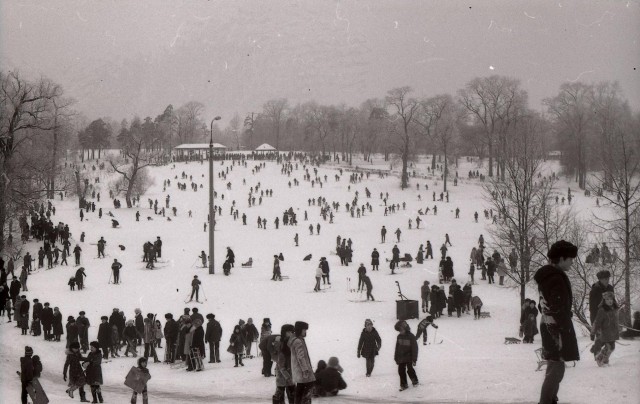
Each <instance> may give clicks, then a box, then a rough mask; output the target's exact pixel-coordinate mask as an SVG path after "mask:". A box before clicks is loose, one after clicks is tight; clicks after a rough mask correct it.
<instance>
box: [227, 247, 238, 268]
mask: <svg viewBox="0 0 640 404" xmlns="http://www.w3.org/2000/svg"><path fill="white" fill-rule="evenodd" d="M226 258H227V261H229V264H231V268H233V267H234V265H233V263H234V262H236V255H235V254H234V253H233V250H232V249H231V247H227V257H226Z"/></svg>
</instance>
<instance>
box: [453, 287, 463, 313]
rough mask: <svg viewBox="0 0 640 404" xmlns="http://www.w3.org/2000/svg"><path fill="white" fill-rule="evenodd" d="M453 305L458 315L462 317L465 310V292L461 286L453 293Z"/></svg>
mask: <svg viewBox="0 0 640 404" xmlns="http://www.w3.org/2000/svg"><path fill="white" fill-rule="evenodd" d="M453 304H454V307H455V309H456V313H457V314H458V317H460V314H461V313H462V311H463V309H465V304H464V292H462V288H461V287H460V285H456V288H455V290H454V291H453Z"/></svg>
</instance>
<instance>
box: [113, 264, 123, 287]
mask: <svg viewBox="0 0 640 404" xmlns="http://www.w3.org/2000/svg"><path fill="white" fill-rule="evenodd" d="M120 268H122V264H121V263H119V262H118V260H117V259H116V258H114V259H113V264H111V271H112V272H113V283H114V284H116V285H117V284H119V283H120Z"/></svg>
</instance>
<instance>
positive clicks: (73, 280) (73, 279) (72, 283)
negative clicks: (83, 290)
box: [67, 276, 76, 290]
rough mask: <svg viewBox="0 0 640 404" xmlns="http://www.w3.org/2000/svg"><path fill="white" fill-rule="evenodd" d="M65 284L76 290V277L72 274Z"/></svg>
mask: <svg viewBox="0 0 640 404" xmlns="http://www.w3.org/2000/svg"><path fill="white" fill-rule="evenodd" d="M67 285H69V289H70V290H76V277H75V276H72V277H71V278H69V283H67Z"/></svg>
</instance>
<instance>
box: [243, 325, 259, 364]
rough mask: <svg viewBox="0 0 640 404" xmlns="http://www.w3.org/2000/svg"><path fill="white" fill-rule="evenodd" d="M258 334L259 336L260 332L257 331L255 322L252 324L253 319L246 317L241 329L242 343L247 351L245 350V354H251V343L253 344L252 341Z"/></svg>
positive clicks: (255, 339)
mask: <svg viewBox="0 0 640 404" xmlns="http://www.w3.org/2000/svg"><path fill="white" fill-rule="evenodd" d="M259 336H260V333H259V332H258V329H257V328H256V326H255V324H253V319H252V318H249V319H247V324H246V325H245V326H244V328H243V329H242V338H243V340H244V345H245V347H246V349H247V352H246V355H247V356H249V355H251V344H253V342H254V341H257V339H258V337H259Z"/></svg>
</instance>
